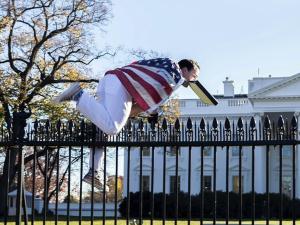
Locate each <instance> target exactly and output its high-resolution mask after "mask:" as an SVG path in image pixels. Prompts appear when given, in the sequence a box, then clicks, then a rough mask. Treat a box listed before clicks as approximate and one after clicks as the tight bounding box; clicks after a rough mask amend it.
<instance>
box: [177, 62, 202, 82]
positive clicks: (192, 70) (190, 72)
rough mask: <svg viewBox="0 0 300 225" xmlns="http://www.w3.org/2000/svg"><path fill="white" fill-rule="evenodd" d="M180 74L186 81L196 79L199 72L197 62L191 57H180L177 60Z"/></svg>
mask: <svg viewBox="0 0 300 225" xmlns="http://www.w3.org/2000/svg"><path fill="white" fill-rule="evenodd" d="M178 65H179V67H180V69H181V73H182V76H183V77H184V78H185V79H186V80H187V81H194V80H197V78H198V76H199V72H200V66H199V64H198V63H197V62H196V61H194V60H192V59H182V60H180V61H179V62H178Z"/></svg>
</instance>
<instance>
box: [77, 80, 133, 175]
mask: <svg viewBox="0 0 300 225" xmlns="http://www.w3.org/2000/svg"><path fill="white" fill-rule="evenodd" d="M96 98H97V99H95V98H94V97H93V96H90V95H89V94H88V93H86V92H84V93H83V94H82V96H81V97H80V99H79V101H78V103H77V109H78V110H79V111H80V112H81V113H82V114H83V115H84V116H85V117H86V118H88V119H89V120H91V121H92V122H93V123H94V124H95V125H96V126H97V127H99V128H100V130H102V131H103V132H104V133H106V134H109V135H114V134H117V133H118V132H120V131H121V129H122V128H123V127H124V125H125V124H126V122H127V120H128V117H129V114H130V111H131V107H132V97H131V95H130V94H129V93H128V92H127V90H126V89H125V87H124V86H123V85H122V83H121V82H120V81H119V79H118V78H117V77H116V76H115V75H106V76H104V78H103V79H101V80H100V81H99V84H98V86H97V92H96ZM102 158H103V149H102V148H96V149H95V157H94V169H95V170H99V169H100V167H101V161H102ZM89 164H90V168H92V151H91V152H90V162H89Z"/></svg>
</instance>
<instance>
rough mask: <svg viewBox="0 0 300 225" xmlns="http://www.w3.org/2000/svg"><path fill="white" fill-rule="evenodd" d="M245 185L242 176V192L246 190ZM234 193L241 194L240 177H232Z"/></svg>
mask: <svg viewBox="0 0 300 225" xmlns="http://www.w3.org/2000/svg"><path fill="white" fill-rule="evenodd" d="M243 183H244V177H243V176H242V192H243V188H244V187H243V186H244V185H243ZM232 191H233V192H235V193H239V176H233V177H232Z"/></svg>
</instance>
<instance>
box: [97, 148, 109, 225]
mask: <svg viewBox="0 0 300 225" xmlns="http://www.w3.org/2000/svg"><path fill="white" fill-rule="evenodd" d="M97 169H98V168H97ZM106 170H107V147H106V146H105V147H104V170H103V205H102V212H103V213H102V225H105V222H106Z"/></svg>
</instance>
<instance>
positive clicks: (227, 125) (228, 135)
mask: <svg viewBox="0 0 300 225" xmlns="http://www.w3.org/2000/svg"><path fill="white" fill-rule="evenodd" d="M224 129H225V132H224V134H223V137H224V138H225V141H229V140H230V139H231V127H230V122H229V119H228V118H227V117H226V119H225V124H224ZM226 202H227V203H226V218H225V223H226V225H228V222H229V210H230V208H229V206H230V205H229V146H226Z"/></svg>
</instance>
